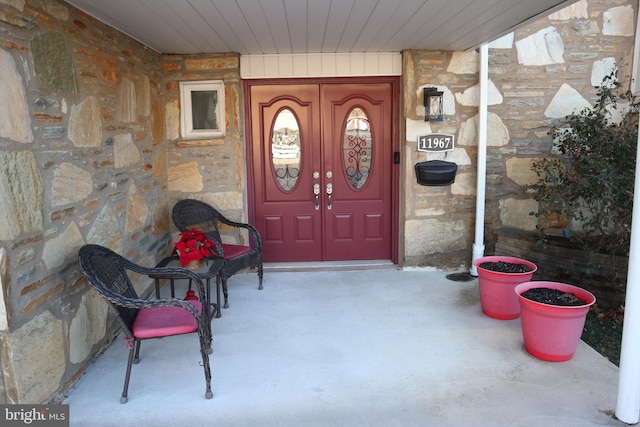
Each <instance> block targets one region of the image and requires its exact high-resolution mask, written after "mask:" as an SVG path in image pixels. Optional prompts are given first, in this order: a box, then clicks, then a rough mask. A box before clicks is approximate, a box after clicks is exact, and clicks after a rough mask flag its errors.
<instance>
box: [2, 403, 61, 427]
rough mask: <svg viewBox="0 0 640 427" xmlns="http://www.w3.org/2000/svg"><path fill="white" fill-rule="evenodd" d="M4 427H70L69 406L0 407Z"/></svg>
mask: <svg viewBox="0 0 640 427" xmlns="http://www.w3.org/2000/svg"><path fill="white" fill-rule="evenodd" d="M0 425H2V426H3V427H4V426H6V427H14V426H37V427H69V405H0Z"/></svg>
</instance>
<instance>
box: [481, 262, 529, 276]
mask: <svg viewBox="0 0 640 427" xmlns="http://www.w3.org/2000/svg"><path fill="white" fill-rule="evenodd" d="M480 268H484V269H485V270H489V271H497V272H498V273H528V272H530V271H531V268H529V267H528V266H526V265H524V264H516V263H512V262H504V261H497V262H483V263H480Z"/></svg>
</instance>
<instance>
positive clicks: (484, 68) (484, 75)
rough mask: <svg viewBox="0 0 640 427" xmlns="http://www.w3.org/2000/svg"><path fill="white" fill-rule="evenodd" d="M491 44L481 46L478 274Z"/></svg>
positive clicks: (481, 252) (473, 269) (481, 253)
mask: <svg viewBox="0 0 640 427" xmlns="http://www.w3.org/2000/svg"><path fill="white" fill-rule="evenodd" d="M488 82H489V46H488V45H486V44H483V45H482V46H480V105H479V106H478V183H477V190H476V235H475V241H474V243H473V258H472V259H471V269H470V270H469V274H471V275H472V276H477V275H478V270H477V269H476V266H475V265H474V264H473V261H475V260H476V259H478V258H482V257H483V256H484V208H485V191H486V184H487V98H488V97H487V90H488V87H489V84H488Z"/></svg>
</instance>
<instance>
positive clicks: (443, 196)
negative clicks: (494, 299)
mask: <svg viewBox="0 0 640 427" xmlns="http://www.w3.org/2000/svg"><path fill="white" fill-rule="evenodd" d="M637 4H638V2H637V1H617V0H610V1H587V0H581V1H579V2H577V3H576V4H574V5H572V6H570V7H568V8H566V9H563V10H562V11H560V12H557V13H555V14H553V15H550V16H549V17H547V18H543V19H540V20H538V21H536V22H533V23H531V24H530V25H527V26H526V27H523V28H522V29H519V30H517V31H515V33H512V34H509V35H507V36H505V37H503V38H502V39H500V40H497V41H495V42H494V43H492V44H491V45H490V46H489V90H488V104H489V106H488V141H487V144H488V147H487V191H486V208H485V244H486V251H485V253H492V251H493V247H494V245H495V235H494V233H493V230H494V229H499V228H502V227H515V228H519V229H522V230H535V228H536V225H537V219H536V218H535V217H533V216H531V215H529V213H530V212H533V211H536V210H537V202H535V200H533V198H532V194H531V191H530V186H531V184H533V183H534V182H535V180H536V176H535V174H534V173H533V172H532V171H531V170H530V165H531V162H532V161H533V160H535V159H536V158H538V157H540V156H543V155H546V154H548V153H549V152H550V150H551V145H552V141H551V138H550V137H549V135H548V132H549V130H550V129H551V127H552V126H554V125H555V124H557V123H558V122H559V121H560V120H561V119H562V118H564V117H565V116H567V115H569V114H571V113H572V112H573V111H580V110H582V109H583V108H586V107H590V106H591V105H592V104H593V102H594V101H595V95H596V91H597V87H596V86H599V85H600V83H601V82H602V78H603V77H604V76H606V75H608V74H609V73H610V71H611V70H612V69H613V68H614V67H617V68H618V70H619V74H618V80H619V81H620V82H621V83H622V85H623V88H625V89H626V88H628V87H629V82H630V75H631V65H632V56H633V44H634V33H635V18H634V17H635V13H636V12H635V10H636V7H637ZM479 56H480V55H479V53H478V52H477V51H471V52H434V51H407V52H405V53H404V70H403V71H404V77H403V78H404V112H403V113H404V119H405V131H406V138H405V139H406V145H405V147H404V148H405V150H404V160H405V176H404V181H403V183H402V184H403V185H404V186H405V187H404V196H403V197H401V200H404V206H403V207H402V208H403V209H404V212H405V221H404V232H403V238H404V240H405V244H404V251H405V253H404V261H405V263H407V264H409V265H429V266H437V267H441V268H442V267H451V268H454V267H458V266H465V267H467V268H468V267H469V263H470V260H471V256H472V254H471V251H472V247H473V246H472V245H473V243H474V233H475V198H476V170H477V169H476V168H477V146H478V144H477V139H476V132H477V119H478V118H477V112H478V105H479V90H478V86H479V69H478V64H479ZM426 86H436V87H438V89H439V90H442V91H443V92H444V110H445V111H444V112H445V119H444V121H443V122H424V107H423V106H422V89H423V88H424V87H426ZM431 132H437V133H449V134H454V135H455V136H456V149H455V150H454V151H453V152H451V153H449V154H448V155H443V154H432V153H429V154H426V153H419V152H418V151H417V142H416V141H417V137H418V135H423V134H428V133H431ZM426 159H428V160H432V159H444V160H448V161H453V162H455V163H457V164H458V175H457V178H456V182H455V184H453V185H452V186H450V187H423V186H420V185H418V184H416V180H415V176H414V173H413V165H414V164H415V163H417V162H419V161H423V160H426Z"/></svg>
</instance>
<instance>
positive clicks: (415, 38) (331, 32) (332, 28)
mask: <svg viewBox="0 0 640 427" xmlns="http://www.w3.org/2000/svg"><path fill="white" fill-rule="evenodd" d="M575 1H576V0H67V3H69V4H71V5H73V6H76V7H78V8H79V9H81V10H83V11H85V12H86V13H88V14H89V15H91V16H93V17H95V18H96V19H98V20H101V21H103V22H105V23H107V24H109V25H110V26H112V27H114V28H117V29H118V30H120V31H122V32H123V33H125V34H128V35H129V36H131V37H133V38H134V39H136V40H138V41H140V42H141V43H143V44H144V45H146V46H148V47H150V48H152V49H154V50H156V51H157V52H160V53H175V54H191V53H223V52H236V53H240V54H245V55H246V54H278V53H280V54H291V53H346V52H400V51H403V50H405V49H427V50H467V49H472V48H475V47H477V46H479V45H481V44H482V43H485V42H490V41H492V40H495V39H497V38H498V37H500V36H502V35H504V34H507V33H509V32H511V31H513V30H514V29H515V28H517V27H518V26H520V25H523V24H524V23H526V22H529V21H531V20H532V19H537V18H540V17H543V16H546V15H548V14H550V13H551V12H554V11H556V10H559V9H561V8H562V7H566V6H568V5H570V4H572V3H574V2H575Z"/></svg>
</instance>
